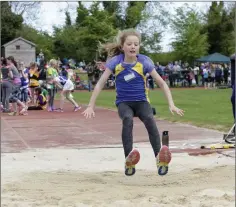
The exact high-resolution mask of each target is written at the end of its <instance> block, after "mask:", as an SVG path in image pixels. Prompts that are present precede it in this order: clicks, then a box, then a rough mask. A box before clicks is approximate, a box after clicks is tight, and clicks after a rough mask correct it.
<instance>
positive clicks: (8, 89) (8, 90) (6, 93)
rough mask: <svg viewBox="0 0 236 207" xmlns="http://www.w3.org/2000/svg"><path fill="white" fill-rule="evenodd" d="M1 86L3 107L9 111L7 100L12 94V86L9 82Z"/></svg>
mask: <svg viewBox="0 0 236 207" xmlns="http://www.w3.org/2000/svg"><path fill="white" fill-rule="evenodd" d="M3 86H4V87H3V106H4V108H5V109H6V110H9V98H10V95H11V92H12V84H11V83H10V82H4V83H3Z"/></svg>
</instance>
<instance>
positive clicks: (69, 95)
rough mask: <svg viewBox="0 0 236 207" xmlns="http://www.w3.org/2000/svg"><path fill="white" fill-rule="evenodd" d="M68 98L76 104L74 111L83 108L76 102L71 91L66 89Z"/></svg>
mask: <svg viewBox="0 0 236 207" xmlns="http://www.w3.org/2000/svg"><path fill="white" fill-rule="evenodd" d="M66 98H67V100H68V101H70V102H71V103H72V104H73V105H74V106H75V109H74V111H78V110H79V109H80V108H81V107H80V106H79V105H78V104H77V103H76V102H75V100H74V99H73V98H72V96H71V92H70V91H66Z"/></svg>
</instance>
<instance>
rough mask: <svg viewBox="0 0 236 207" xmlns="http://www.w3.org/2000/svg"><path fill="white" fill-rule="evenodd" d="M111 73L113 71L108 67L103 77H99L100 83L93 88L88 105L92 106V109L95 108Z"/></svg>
mask: <svg viewBox="0 0 236 207" xmlns="http://www.w3.org/2000/svg"><path fill="white" fill-rule="evenodd" d="M111 74H112V72H111V70H110V69H106V70H105V72H104V73H103V74H102V76H101V78H100V79H99V81H98V83H97V84H96V86H95V88H94V90H93V93H92V96H91V98H90V101H89V105H88V107H91V108H92V109H94V106H95V102H96V99H97V97H98V95H99V94H100V92H101V90H102V89H103V87H104V85H105V83H106V81H107V79H108V78H109V76H110V75H111Z"/></svg>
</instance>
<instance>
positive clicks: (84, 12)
mask: <svg viewBox="0 0 236 207" xmlns="http://www.w3.org/2000/svg"><path fill="white" fill-rule="evenodd" d="M78 4H79V5H78V7H77V17H76V20H75V22H76V25H77V27H80V26H83V25H82V22H83V21H84V20H85V18H86V17H87V16H88V15H89V11H88V9H86V7H85V6H84V5H83V4H82V2H81V1H79V2H78Z"/></svg>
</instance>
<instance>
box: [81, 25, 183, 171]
mask: <svg viewBox="0 0 236 207" xmlns="http://www.w3.org/2000/svg"><path fill="white" fill-rule="evenodd" d="M140 44H141V35H140V34H139V33H138V32H137V31H135V30H133V29H128V30H124V31H123V32H120V33H119V34H118V37H117V41H116V43H110V44H107V45H105V46H104V48H106V49H107V51H108V56H109V57H110V58H111V59H109V60H108V61H107V63H106V70H105V72H104V73H103V75H102V76H101V78H100V80H99V81H98V83H97V85H96V87H95V88H94V91H93V93H92V96H91V99H90V102H89V105H88V107H87V109H86V110H85V111H84V112H83V114H84V116H85V117H86V118H91V117H92V116H93V117H95V112H94V107H95V102H96V99H97V97H98V95H99V93H100V92H101V90H102V88H103V87H104V84H105V83H106V81H107V79H108V78H109V76H110V75H111V74H112V73H113V74H114V75H115V78H116V79H115V83H116V84H115V85H116V93H117V95H116V106H117V108H118V114H119V116H120V118H121V120H122V124H123V127H122V142H123V148H124V154H125V158H126V159H125V175H127V176H131V175H134V174H135V165H136V164H137V163H138V161H139V157H140V154H139V151H138V150H137V149H133V117H134V116H137V117H139V119H140V120H141V121H142V122H143V123H144V125H145V127H146V129H147V131H148V135H149V140H150V143H151V146H152V148H153V151H154V155H155V158H156V163H157V168H158V174H159V175H165V174H167V172H168V164H169V162H170V161H171V152H170V151H169V148H168V147H167V146H162V147H161V142H160V135H159V132H158V129H157V126H156V122H155V119H154V115H153V111H152V108H151V106H150V104H149V98H148V88H147V87H146V81H147V80H146V76H145V75H146V74H147V73H149V74H150V75H151V76H152V77H153V79H154V80H155V81H156V83H157V84H158V85H159V86H160V88H161V89H162V90H163V91H164V93H165V96H166V98H167V101H168V104H169V109H170V112H171V113H172V114H174V112H175V113H177V114H178V115H180V116H182V115H183V114H184V112H183V110H181V109H179V108H177V107H176V106H175V104H174V102H173V100H172V96H171V92H170V89H169V87H168V86H167V84H166V83H165V81H164V80H163V79H162V78H161V77H160V76H159V75H158V73H157V72H156V70H155V66H154V64H153V62H152V60H151V59H150V58H149V57H147V56H145V55H141V54H139V49H140Z"/></svg>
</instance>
